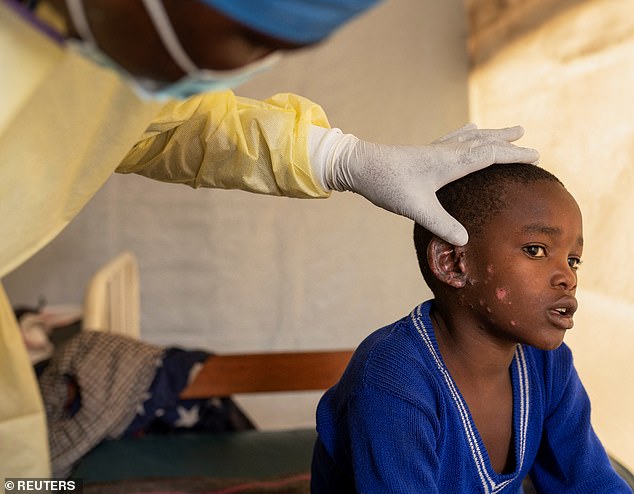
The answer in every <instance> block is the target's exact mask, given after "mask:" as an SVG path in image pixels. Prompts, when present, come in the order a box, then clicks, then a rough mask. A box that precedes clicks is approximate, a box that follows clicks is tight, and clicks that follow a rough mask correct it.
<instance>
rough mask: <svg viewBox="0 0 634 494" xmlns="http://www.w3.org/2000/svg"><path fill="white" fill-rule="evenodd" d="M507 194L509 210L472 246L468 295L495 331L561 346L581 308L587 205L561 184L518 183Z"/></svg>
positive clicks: (543, 344) (480, 321) (523, 340)
mask: <svg viewBox="0 0 634 494" xmlns="http://www.w3.org/2000/svg"><path fill="white" fill-rule="evenodd" d="M506 193H507V194H508V196H507V197H509V198H510V199H509V204H510V206H509V209H507V210H504V211H502V212H501V213H499V214H498V215H496V216H495V217H494V218H493V219H492V220H491V222H490V223H489V224H488V225H487V226H486V227H485V228H484V230H483V231H482V233H481V235H478V236H477V237H475V238H473V239H472V240H471V241H470V242H469V244H468V245H467V250H466V252H465V259H464V260H465V265H466V266H467V268H468V271H467V274H468V276H469V282H468V283H467V285H466V286H465V288H464V289H463V290H462V295H464V299H463V300H464V302H467V303H468V304H469V305H470V306H471V307H473V310H474V311H475V313H476V315H477V319H478V324H480V325H481V326H482V327H484V328H487V330H488V331H490V332H491V334H493V335H495V337H496V338H501V339H503V340H505V341H507V340H508V341H512V342H515V343H525V344H528V345H532V346H534V347H537V348H541V349H543V350H551V349H555V348H557V347H558V346H559V345H561V343H562V341H563V338H564V334H565V332H566V330H568V329H570V328H572V326H573V314H574V312H575V310H576V309H577V301H576V299H575V297H574V295H575V291H576V288H577V266H578V264H579V260H580V258H581V253H582V250H583V233H582V221H581V212H580V210H579V207H578V206H577V203H576V202H575V200H574V198H573V197H572V196H571V195H570V194H569V193H568V192H567V191H566V190H565V189H564V188H563V187H562V186H560V185H559V184H557V183H552V182H537V183H534V184H529V185H522V186H519V185H516V186H512V187H509V189H508V190H507V192H506Z"/></svg>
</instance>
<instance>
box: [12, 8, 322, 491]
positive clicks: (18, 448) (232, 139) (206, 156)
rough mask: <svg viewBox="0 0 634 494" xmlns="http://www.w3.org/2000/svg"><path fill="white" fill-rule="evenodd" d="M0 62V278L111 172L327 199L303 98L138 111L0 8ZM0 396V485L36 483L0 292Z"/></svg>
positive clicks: (34, 410) (206, 101)
mask: <svg viewBox="0 0 634 494" xmlns="http://www.w3.org/2000/svg"><path fill="white" fill-rule="evenodd" d="M0 61H1V62H2V63H1V66H2V67H4V71H3V74H2V77H0V91H1V94H2V95H3V96H2V104H1V105H0V212H1V213H2V214H1V218H2V220H1V221H0V277H2V276H4V275H5V274H7V273H8V272H9V271H11V270H12V269H14V268H16V267H17V266H19V265H20V264H21V263H22V262H24V261H25V260H26V259H28V258H29V257H30V256H31V255H33V254H34V253H35V252H36V251H37V250H38V249H40V248H41V247H43V246H44V245H46V243H48V242H49V241H50V240H51V239H52V238H54V237H55V235H57V234H58V233H59V232H60V231H61V230H62V229H63V228H64V227H65V226H66V225H67V224H68V223H69V222H70V221H71V219H72V218H73V217H74V216H75V215H76V214H77V213H78V212H79V210H80V209H81V208H82V207H83V206H84V205H85V204H86V202H87V201H88V200H89V199H90V198H91V197H92V196H93V195H94V194H95V192H96V191H97V190H98V189H99V187H101V186H102V185H103V183H104V182H105V181H106V180H107V178H108V177H109V176H110V175H111V173H112V172H113V171H115V169H117V166H119V168H118V171H121V172H125V173H129V172H136V173H140V174H143V175H145V176H148V177H151V178H154V179H158V180H164V181H169V182H175V183H185V184H189V185H191V186H194V187H198V186H204V187H221V188H239V189H242V190H248V191H252V192H258V193H266V194H277V195H287V196H292V197H326V196H327V195H328V193H327V192H326V191H324V190H323V189H322V188H321V187H320V186H319V185H318V183H317V182H316V181H315V179H314V177H312V175H311V173H310V167H309V162H308V146H307V136H308V128H309V126H310V125H311V124H312V125H319V126H323V127H327V126H328V121H327V119H326V116H325V115H324V113H323V111H322V110H321V108H320V107H319V106H317V105H315V104H314V103H312V102H310V101H308V100H306V99H304V98H301V97H298V96H295V95H290V94H286V95H277V96H275V97H273V98H271V99H270V100H267V101H264V102H261V101H254V100H249V99H246V98H238V97H236V96H234V94H233V93H232V92H230V91H226V92H222V93H212V94H207V95H203V96H198V97H195V98H192V99H190V100H188V101H184V102H172V103H168V104H167V105H161V104H158V103H156V102H147V101H142V100H140V99H139V98H138V97H137V95H136V94H135V93H134V92H133V91H132V90H131V89H130V88H128V87H127V86H126V84H125V83H123V82H122V81H121V80H120V79H119V78H118V77H117V76H116V75H114V74H113V73H111V72H110V71H108V70H105V69H102V68H100V67H97V66H95V65H94V64H92V63H91V62H88V61H86V60H84V59H83V58H82V57H80V56H79V55H77V54H76V53H74V52H73V51H71V50H68V49H65V48H64V47H62V46H59V45H57V44H56V43H54V42H52V41H51V40H50V39H49V38H47V37H46V36H45V35H43V34H42V33H40V32H39V31H38V30H36V29H34V28H33V27H32V26H31V25H30V24H28V23H25V22H24V21H23V20H22V19H20V18H19V17H18V16H17V15H16V14H15V13H14V12H13V11H12V10H11V9H10V8H8V7H7V6H6V5H5V4H2V3H0ZM140 136H141V137H140ZM0 397H2V399H1V400H0V478H6V477H45V476H47V475H48V474H49V471H50V470H49V461H48V447H47V439H46V437H47V436H46V422H45V417H44V412H43V407H42V403H41V398H40V395H39V391H38V388H37V382H36V380H35V376H34V373H33V370H32V367H31V365H30V363H29V360H28V358H27V354H26V351H25V349H24V347H23V345H22V340H21V337H20V333H19V331H18V328H17V323H16V321H15V318H14V317H13V313H12V310H11V306H10V304H9V302H8V300H7V298H6V296H5V294H4V291H3V290H2V287H1V286H0Z"/></svg>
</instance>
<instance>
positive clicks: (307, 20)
mask: <svg viewBox="0 0 634 494" xmlns="http://www.w3.org/2000/svg"><path fill="white" fill-rule="evenodd" d="M201 1H202V2H203V3H206V4H207V5H209V6H210V7H213V8H215V9H216V10H218V11H220V12H222V13H224V14H225V15H226V16H227V17H230V18H232V19H233V20H235V21H237V22H239V23H241V24H243V25H245V26H247V27H250V28H251V29H253V30H255V31H258V32H260V33H263V34H267V35H269V36H272V37H274V38H278V39H282V40H285V41H290V42H293V43H298V44H308V43H314V42H316V41H320V40H322V39H324V38H326V37H327V36H328V35H329V34H331V33H332V32H333V31H335V30H336V29H337V28H338V27H339V26H340V25H341V24H344V23H345V22H347V21H349V20H350V19H352V18H353V17H355V16H356V15H358V14H360V13H361V12H363V11H364V10H366V9H368V8H370V7H371V6H372V5H374V4H375V3H377V2H378V1H379V0H201Z"/></svg>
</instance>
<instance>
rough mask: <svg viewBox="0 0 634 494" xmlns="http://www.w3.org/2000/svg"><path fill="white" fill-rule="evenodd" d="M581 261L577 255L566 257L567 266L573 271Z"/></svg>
mask: <svg viewBox="0 0 634 494" xmlns="http://www.w3.org/2000/svg"><path fill="white" fill-rule="evenodd" d="M582 263H583V261H582V260H581V259H579V258H578V257H569V258H568V266H570V267H571V268H572V269H574V270H575V271H576V270H577V269H579V266H581V264H582Z"/></svg>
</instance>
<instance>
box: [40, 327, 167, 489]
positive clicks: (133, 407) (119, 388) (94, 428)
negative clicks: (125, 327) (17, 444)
mask: <svg viewBox="0 0 634 494" xmlns="http://www.w3.org/2000/svg"><path fill="white" fill-rule="evenodd" d="M163 352H164V350H163V349H161V348H159V347H156V346H153V345H149V344H147V343H141V342H139V341H136V340H133V339H131V338H127V337H124V336H120V335H113V334H111V333H102V332H95V331H82V332H80V333H79V334H77V335H76V336H74V337H73V338H71V339H70V340H69V341H68V342H66V343H65V344H64V345H63V346H62V347H61V348H60V349H59V350H58V351H57V352H56V353H55V354H54V355H53V357H52V359H51V361H50V363H49V364H48V366H47V367H46V369H45V370H44V371H43V372H42V374H41V375H40V377H39V385H40V390H41V392H42V398H43V400H44V407H45V410H46V418H47V422H48V429H49V433H48V436H49V447H50V452H51V467H52V471H53V476H54V477H65V476H67V475H68V474H69V473H70V469H71V467H72V465H73V464H74V463H75V462H76V461H77V460H79V459H80V458H81V457H82V456H83V455H85V454H86V453H87V452H88V451H90V450H91V449H92V448H93V447H94V446H96V445H97V444H99V443H100V442H101V441H102V440H104V439H106V438H117V437H119V436H121V434H123V432H124V431H125V430H126V428H127V426H128V424H129V423H130V421H131V420H132V419H133V418H134V416H135V415H136V411H137V407H138V406H139V405H140V403H141V402H142V401H143V396H144V392H145V391H146V390H147V389H148V388H149V387H150V383H151V382H152V379H153V378H154V375H155V373H156V368H157V366H158V365H159V363H160V362H161V357H162V355H163Z"/></svg>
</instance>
